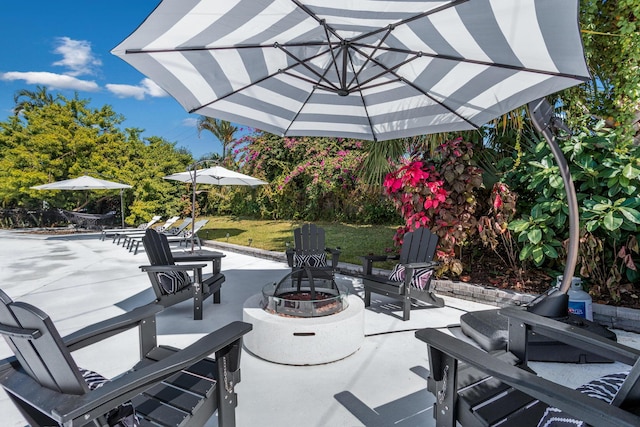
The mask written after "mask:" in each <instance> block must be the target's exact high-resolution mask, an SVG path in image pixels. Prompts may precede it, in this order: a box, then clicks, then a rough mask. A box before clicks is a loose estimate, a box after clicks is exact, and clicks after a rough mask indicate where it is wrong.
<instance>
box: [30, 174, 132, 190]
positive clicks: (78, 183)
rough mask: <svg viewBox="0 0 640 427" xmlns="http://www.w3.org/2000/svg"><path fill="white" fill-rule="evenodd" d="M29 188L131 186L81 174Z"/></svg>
mask: <svg viewBox="0 0 640 427" xmlns="http://www.w3.org/2000/svg"><path fill="white" fill-rule="evenodd" d="M31 188H33V189H35V190H112V189H114V188H131V186H130V185H127V184H120V183H119V182H112V181H106V180H104V179H98V178H94V177H92V176H89V175H83V176H80V177H78V178H73V179H65V180H64V181H56V182H51V183H49V184H42V185H36V186H34V187H31Z"/></svg>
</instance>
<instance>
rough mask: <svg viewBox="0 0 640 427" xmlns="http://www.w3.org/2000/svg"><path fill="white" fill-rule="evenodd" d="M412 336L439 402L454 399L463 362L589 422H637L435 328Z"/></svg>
mask: <svg viewBox="0 0 640 427" xmlns="http://www.w3.org/2000/svg"><path fill="white" fill-rule="evenodd" d="M415 336H416V338H418V339H419V340H421V341H424V342H425V343H426V344H427V347H428V351H429V364H430V378H429V391H430V392H432V393H433V394H434V395H436V396H437V397H436V399H437V400H438V401H439V402H441V404H442V402H453V401H454V399H453V398H452V396H455V394H457V390H455V380H453V379H455V378H456V376H457V373H456V372H455V371H456V369H457V362H464V363H466V364H468V365H470V366H473V367H475V368H477V369H479V370H480V371H482V372H484V373H486V374H488V375H491V376H493V377H494V378H496V379H498V380H500V381H502V382H504V383H505V384H508V385H510V386H512V387H514V388H515V389H517V390H520V391H522V392H524V393H526V394H528V395H530V396H532V397H533V398H536V399H539V400H541V401H542V402H544V403H546V404H548V405H551V406H555V407H557V408H560V409H561V410H563V411H565V412H567V413H569V414H572V415H573V416H574V417H576V418H578V419H581V420H583V421H585V422H587V423H588V424H590V425H597V426H603V427H616V426H618V427H619V426H628V427H631V426H637V425H640V424H638V423H640V417H639V416H637V415H634V414H632V413H630V412H627V411H625V410H623V409H620V408H618V407H615V406H611V405H609V404H607V403H606V402H604V401H602V400H598V399H594V398H591V397H589V396H587V395H585V394H583V393H580V392H579V391H576V390H574V389H570V388H567V387H565V386H562V385H560V384H557V383H554V382H552V381H549V380H546V379H544V378H541V377H539V376H537V375H535V374H533V373H531V372H528V371H526V370H524V369H521V368H519V367H516V366H513V365H511V364H510V363H507V362H504V361H502V360H500V359H499V358H497V357H495V356H492V355H491V354H489V353H486V352H485V351H483V350H481V349H479V348H477V347H475V346H473V345H471V344H468V343H466V342H464V341H461V340H458V339H457V338H455V337H453V336H451V335H449V334H446V333H444V332H442V331H439V330H437V329H432V328H427V329H421V330H419V331H417V332H416V333H415ZM442 368H445V369H447V372H446V373H445V372H443V371H442ZM445 384H446V385H445ZM452 386H453V387H452ZM445 405H446V404H445ZM451 406H453V405H451ZM452 410H453V409H452Z"/></svg>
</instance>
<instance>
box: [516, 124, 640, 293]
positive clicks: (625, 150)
mask: <svg viewBox="0 0 640 427" xmlns="http://www.w3.org/2000/svg"><path fill="white" fill-rule="evenodd" d="M559 143H560V147H561V149H562V151H563V153H564V155H565V156H566V157H567V159H568V162H569V167H570V171H571V175H572V179H573V181H574V185H575V188H576V192H577V196H578V201H579V205H580V206H579V210H580V219H581V228H582V229H583V230H584V232H586V233H587V234H586V235H583V245H582V247H581V251H582V256H581V258H580V265H579V267H580V274H581V275H582V276H583V277H585V278H588V279H590V282H592V283H591V284H592V285H593V286H594V289H603V290H604V289H608V290H609V291H610V294H611V295H612V296H614V298H615V297H616V296H618V297H619V292H618V287H619V286H620V285H621V284H623V283H626V282H628V283H634V282H637V281H638V280H639V279H640V275H639V274H638V268H639V266H640V260H639V258H638V249H637V237H638V233H639V232H640V198H639V197H637V195H636V194H637V192H638V189H639V188H640V147H638V146H636V145H634V144H633V143H632V140H631V139H630V138H626V137H621V135H620V134H619V133H617V132H615V131H612V130H610V129H606V128H604V127H603V125H602V124H600V125H599V126H598V127H597V128H596V129H593V130H588V129H584V130H583V131H581V132H579V133H576V134H574V135H573V136H572V137H571V138H567V139H565V140H561V141H560V142H559ZM510 178H511V180H512V181H513V182H514V183H520V185H522V186H524V187H525V188H524V189H522V190H521V191H527V192H530V193H531V194H536V195H537V197H535V198H534V199H533V204H532V205H531V210H530V213H529V214H528V215H524V216H521V217H520V218H519V219H516V220H514V221H512V222H511V223H510V224H509V229H510V230H512V231H513V232H514V233H515V234H516V235H517V238H518V241H519V242H520V243H521V244H522V245H523V248H522V251H521V252H520V259H521V260H532V261H533V262H534V263H535V264H536V265H537V266H542V265H546V266H554V262H553V261H554V260H555V259H556V258H558V257H559V253H558V249H561V247H562V242H563V241H564V240H565V239H566V238H567V237H568V227H567V221H568V208H567V206H566V201H565V198H566V193H565V188H564V185H563V183H562V179H561V177H560V174H559V170H558V166H557V164H556V163H555V161H554V159H553V157H552V155H551V153H550V150H549V148H548V146H547V145H546V144H545V143H544V142H540V143H539V144H537V145H536V146H535V148H534V149H533V150H531V151H530V152H528V153H526V154H525V156H524V159H523V162H522V166H521V167H520V168H516V169H514V171H513V172H512V173H511V174H510ZM587 244H588V245H589V246H588V247H587V246H585V245H587ZM594 250H595V251H597V252H598V254H597V255H595V254H594V253H593V251H594ZM587 253H589V254H591V255H588V256H587V255H586V254H587ZM595 262H599V263H601V266H600V267H598V268H599V269H600V270H602V268H605V269H606V270H607V272H605V273H602V274H594V271H596V266H595V265H590V264H593V263H595ZM603 266H606V267H603ZM610 268H613V270H609V269H610Z"/></svg>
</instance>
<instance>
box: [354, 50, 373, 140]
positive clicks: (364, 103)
mask: <svg viewBox="0 0 640 427" xmlns="http://www.w3.org/2000/svg"><path fill="white" fill-rule="evenodd" d="M349 63H350V64H351V68H352V69H353V70H354V72H355V66H354V65H353V58H352V57H351V55H349ZM363 67H364V66H363ZM358 75H359V72H358V73H355V75H354V76H353V80H352V82H353V81H355V82H356V87H357V88H358V93H359V94H360V99H361V101H362V108H364V112H365V116H366V117H367V122H368V123H369V129H371V138H373V141H374V142H376V141H377V140H378V137H377V136H376V131H375V129H374V128H373V123H372V122H371V114H369V108H367V103H366V101H365V99H364V94H363V93H362V90H363V87H362V85H361V84H360V82H359V81H358Z"/></svg>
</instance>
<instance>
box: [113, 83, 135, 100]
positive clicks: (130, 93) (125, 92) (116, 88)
mask: <svg viewBox="0 0 640 427" xmlns="http://www.w3.org/2000/svg"><path fill="white" fill-rule="evenodd" d="M105 87H106V88H107V90H108V91H109V92H111V93H113V94H114V95H115V96H117V97H118V98H135V99H137V100H139V101H142V100H143V99H144V95H145V92H144V87H142V86H133V85H118V84H113V83H108V84H107V85H106V86H105Z"/></svg>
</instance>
